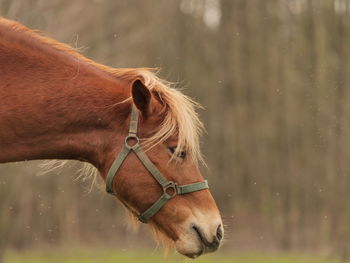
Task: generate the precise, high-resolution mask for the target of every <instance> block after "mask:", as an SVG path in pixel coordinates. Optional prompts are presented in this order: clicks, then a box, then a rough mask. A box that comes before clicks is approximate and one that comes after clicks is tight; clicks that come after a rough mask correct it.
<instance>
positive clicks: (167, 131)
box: [0, 18, 224, 258]
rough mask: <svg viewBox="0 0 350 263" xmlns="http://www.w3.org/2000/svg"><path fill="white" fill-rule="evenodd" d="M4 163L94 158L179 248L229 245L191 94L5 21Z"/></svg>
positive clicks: (0, 122) (127, 200)
mask: <svg viewBox="0 0 350 263" xmlns="http://www.w3.org/2000/svg"><path fill="white" fill-rule="evenodd" d="M0 80H1V81H0V98H1V103H0V149H1V150H0V163H5V162H17V161H24V160H34V159H58V160H78V161H82V162H87V163H90V164H92V165H93V166H94V167H96V169H97V170H98V172H99V174H100V176H101V177H102V178H103V180H104V181H105V182H106V187H107V192H109V193H111V194H113V195H114V196H115V197H116V198H117V199H118V200H119V201H120V202H121V203H122V204H123V205H125V207H127V209H128V210H129V211H130V212H131V213H132V214H133V215H135V216H136V217H137V218H138V219H139V220H140V221H141V222H143V223H149V225H150V226H151V228H152V229H154V231H156V233H157V234H159V236H162V237H163V239H164V240H167V241H166V242H168V243H170V244H171V245H172V246H173V247H174V248H175V249H176V250H177V251H178V252H179V253H180V254H183V255H185V256H187V257H190V258H196V257H198V256H200V255H201V254H203V253H207V252H213V251H215V250H217V249H218V247H219V246H220V244H221V243H222V242H221V241H222V239H223V235H224V229H223V223H222V219H221V215H220V212H219V209H218V207H217V205H216V203H215V200H214V199H213V197H212V195H211V193H210V191H209V189H208V184H207V182H206V181H205V180H204V179H203V176H202V175H201V172H200V170H199V168H198V166H199V163H200V162H201V161H203V158H202V156H201V152H200V146H199V140H200V136H201V133H202V131H203V124H202V122H201V121H200V119H199V117H198V114H197V113H196V107H197V106H198V105H197V103H196V102H194V101H193V100H192V99H191V98H189V97H188V96H186V95H184V94H183V93H182V92H180V91H179V90H178V89H176V88H174V87H172V85H171V84H170V83H169V82H167V81H165V80H162V79H161V78H159V77H158V76H157V74H156V73H155V72H154V71H153V70H152V69H148V68H112V67H108V66H105V65H102V64H99V63H96V62H94V61H92V60H90V59H88V58H86V57H84V56H83V55H82V54H80V53H79V52H77V51H76V50H75V49H74V48H72V47H70V46H69V45H66V44H63V43H60V42H58V41H55V40H53V39H51V38H49V37H47V36H44V35H43V34H41V33H37V32H36V31H33V30H31V29H29V28H27V27H25V26H23V25H22V24H20V23H18V22H15V21H12V20H7V19H5V18H0Z"/></svg>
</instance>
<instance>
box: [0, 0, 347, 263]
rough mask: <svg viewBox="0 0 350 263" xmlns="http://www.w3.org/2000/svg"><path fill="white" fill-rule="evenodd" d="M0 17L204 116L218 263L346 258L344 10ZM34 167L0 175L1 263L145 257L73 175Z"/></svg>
mask: <svg viewBox="0 0 350 263" xmlns="http://www.w3.org/2000/svg"><path fill="white" fill-rule="evenodd" d="M0 15H1V16H4V17H6V18H10V19H14V20H17V21H20V22H21V23H23V24H24V25H26V26H28V27H30V28H33V29H39V30H42V31H44V32H47V35H49V36H51V37H53V38H55V39H57V40H59V41H61V42H64V43H68V44H70V45H72V46H73V47H76V48H79V49H80V50H81V52H82V53H83V54H84V55H86V56H87V57H89V58H91V59H93V60H95V61H97V62H100V63H103V64H107V65H109V66H113V67H160V68H161V71H160V76H161V77H162V78H165V79H168V80H171V81H175V82H177V83H178V86H179V87H181V88H184V93H186V94H188V95H190V96H192V97H193V98H195V100H197V101H198V102H200V103H201V104H202V105H203V106H204V108H205V109H204V110H201V111H200V115H201V119H202V120H203V121H204V123H205V126H206V129H207V134H206V135H205V136H204V137H203V140H202V141H203V144H202V149H203V152H204V154H205V156H206V160H207V162H208V168H203V173H204V174H205V176H206V177H207V178H208V179H209V182H210V185H211V191H212V193H213V194H214V196H215V198H216V200H217V202H218V205H219V206H220V208H221V211H222V214H223V217H224V221H225V224H226V237H227V240H226V243H225V245H224V246H223V248H222V250H221V252H217V253H218V254H220V253H228V252H227V251H229V252H230V253H231V252H232V251H235V252H237V253H240V252H246V253H256V252H258V253H260V252H263V253H302V254H305V253H306V254H310V255H322V256H327V257H333V258H338V259H341V260H344V261H346V260H347V259H349V258H350V140H349V137H350V89H349V87H348V86H349V84H350V74H349V73H350V67H349V66H350V65H349V64H350V1H349V0H249V1H248V0H167V1H156V0H148V1H142V0H128V1H122V0H74V1H68V0H50V1H48V0H0ZM0 55H1V54H0ZM39 164H40V161H39V162H38V161H35V162H25V163H17V164H3V165H1V166H0V175H1V176H0V211H1V212H0V213H1V214H0V255H4V253H5V254H6V252H7V251H22V250H29V249H37V248H40V249H43V248H47V249H52V248H53V249H57V248H58V247H62V246H74V247H75V246H76V247H84V248H88V249H91V250H93V249H96V248H97V247H103V248H111V249H115V250H120V251H136V250H146V251H148V250H151V251H152V250H153V249H154V247H155V246H156V245H155V244H154V243H153V241H151V240H152V238H151V237H150V235H149V234H148V233H147V228H145V227H141V231H140V232H137V233H134V232H132V231H131V230H130V228H128V227H127V223H126V222H127V221H128V220H127V219H125V215H124V214H125V213H124V209H123V208H122V207H121V206H120V205H117V203H116V202H115V200H114V199H113V198H111V197H110V196H108V195H107V194H105V193H104V191H103V190H102V191H101V189H100V187H95V186H93V187H92V190H91V191H90V188H91V182H90V181H83V180H79V179H77V180H76V177H77V175H76V172H77V170H79V169H80V168H81V165H80V164H79V163H78V162H72V163H71V164H70V165H68V166H67V167H65V168H63V169H61V171H60V172H58V171H54V172H50V173H48V174H47V175H45V176H38V174H40V172H41V171H42V169H41V168H40V167H38V165H39ZM225 251H226V252H225ZM0 258H1V256H0ZM213 258H214V259H215V256H214V255H213ZM0 261H1V260H0ZM253 262H254V261H253ZM256 262H258V261H256ZM294 262H295V261H294ZM308 262H311V261H308ZM327 262H329V261H327Z"/></svg>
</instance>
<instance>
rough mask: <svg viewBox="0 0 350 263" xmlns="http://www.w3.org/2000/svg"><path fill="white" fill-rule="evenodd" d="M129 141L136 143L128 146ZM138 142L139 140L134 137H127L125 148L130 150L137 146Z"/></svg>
mask: <svg viewBox="0 0 350 263" xmlns="http://www.w3.org/2000/svg"><path fill="white" fill-rule="evenodd" d="M130 140H136V142H135V143H134V144H133V145H130V144H129V141H130ZM139 142H140V139H139V137H137V136H136V135H129V136H127V137H126V138H125V146H126V147H128V148H129V149H132V148H135V147H136V146H138V145H139Z"/></svg>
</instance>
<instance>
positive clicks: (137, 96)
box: [131, 79, 152, 115]
mask: <svg viewBox="0 0 350 263" xmlns="http://www.w3.org/2000/svg"><path fill="white" fill-rule="evenodd" d="M131 94H132V99H133V101H134V104H135V106H136V107H137V108H138V109H139V110H140V111H141V112H142V113H143V114H145V115H147V113H148V112H149V111H150V104H151V99H152V95H151V92H150V91H149V89H148V88H147V87H146V86H145V85H144V84H143V83H142V81H141V80H139V79H137V80H135V81H134V83H133V84H132V88H131Z"/></svg>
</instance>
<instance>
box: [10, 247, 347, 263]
mask: <svg viewBox="0 0 350 263" xmlns="http://www.w3.org/2000/svg"><path fill="white" fill-rule="evenodd" d="M100 262H101V263H115V262H121V263H127V262H132V263H156V262H167V263H179V262H181V263H186V262H193V263H340V261H337V260H330V259H322V258H316V257H313V256H298V255H279V254H276V255H266V254H234V253H232V254H230V253H220V254H219V253H217V254H211V255H205V256H202V257H200V258H198V259H196V260H191V259H187V258H184V257H182V256H180V255H170V256H167V257H164V256H163V255H162V254H160V253H158V252H154V253H152V252H141V251H139V252H135V251H111V250H106V251H101V250H99V251H87V250H68V251H67V250H57V251H52V250H50V251H45V252H43V251H38V250H37V251H27V252H15V251H10V252H8V253H6V255H5V260H4V263H100ZM342 263H344V262H342Z"/></svg>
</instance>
